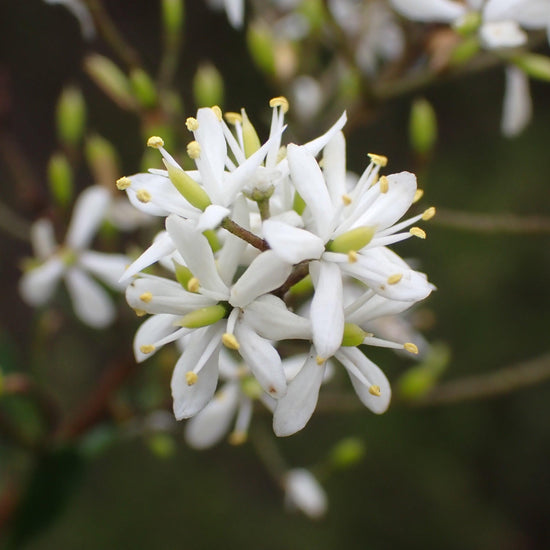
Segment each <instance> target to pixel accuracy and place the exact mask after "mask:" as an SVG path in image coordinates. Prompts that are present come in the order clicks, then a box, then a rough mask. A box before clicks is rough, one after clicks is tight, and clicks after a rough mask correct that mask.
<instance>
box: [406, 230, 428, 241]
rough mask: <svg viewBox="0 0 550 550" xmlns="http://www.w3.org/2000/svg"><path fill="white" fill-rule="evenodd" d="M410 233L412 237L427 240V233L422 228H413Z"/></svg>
mask: <svg viewBox="0 0 550 550" xmlns="http://www.w3.org/2000/svg"><path fill="white" fill-rule="evenodd" d="M409 233H410V234H411V235H414V236H415V237H418V238H419V239H425V238H426V232H425V231H424V230H423V229H420V227H411V228H410V229H409Z"/></svg>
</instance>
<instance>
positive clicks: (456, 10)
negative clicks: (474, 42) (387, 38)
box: [390, 0, 466, 23]
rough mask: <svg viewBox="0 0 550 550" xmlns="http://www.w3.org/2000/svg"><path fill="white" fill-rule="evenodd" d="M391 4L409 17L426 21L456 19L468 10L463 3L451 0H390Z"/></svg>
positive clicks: (449, 20) (443, 21)
mask: <svg viewBox="0 0 550 550" xmlns="http://www.w3.org/2000/svg"><path fill="white" fill-rule="evenodd" d="M390 4H391V5H392V6H393V8H394V9H395V10H396V11H398V12H399V13H400V14H401V15H404V16H405V17H407V18H408V19H412V20H413V21H422V22H425V23H428V22H431V21H434V22H442V23H445V22H451V21H455V20H456V19H458V18H459V17H460V16H462V15H464V13H465V12H466V9H465V7H464V6H463V5H462V4H459V3H458V2H451V1H450V0H390Z"/></svg>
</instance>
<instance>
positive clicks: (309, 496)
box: [284, 468, 328, 519]
mask: <svg viewBox="0 0 550 550" xmlns="http://www.w3.org/2000/svg"><path fill="white" fill-rule="evenodd" d="M284 486H285V496H286V503H287V505H288V506H290V507H295V508H298V509H299V510H301V511H302V512H303V513H304V514H306V515H307V516H308V517H310V518H312V519H319V518H320V517H322V516H324V515H325V513H326V511H327V508H328V502H327V495H326V494H325V491H324V490H323V488H322V487H321V485H320V484H319V482H318V481H317V480H316V479H315V477H314V476H313V474H312V473H311V472H310V471H309V470H306V469H304V468H294V469H293V470H290V471H289V472H287V473H286V475H285V478H284Z"/></svg>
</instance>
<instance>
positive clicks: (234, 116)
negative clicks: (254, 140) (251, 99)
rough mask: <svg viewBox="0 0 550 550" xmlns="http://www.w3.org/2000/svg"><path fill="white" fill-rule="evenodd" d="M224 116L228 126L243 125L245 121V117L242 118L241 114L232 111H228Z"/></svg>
mask: <svg viewBox="0 0 550 550" xmlns="http://www.w3.org/2000/svg"><path fill="white" fill-rule="evenodd" d="M223 116H224V118H225V120H226V121H227V123H228V124H233V125H237V124H241V123H242V121H243V117H242V116H241V114H240V113H234V112H232V111H228V112H227V113H225V114H224V115H223Z"/></svg>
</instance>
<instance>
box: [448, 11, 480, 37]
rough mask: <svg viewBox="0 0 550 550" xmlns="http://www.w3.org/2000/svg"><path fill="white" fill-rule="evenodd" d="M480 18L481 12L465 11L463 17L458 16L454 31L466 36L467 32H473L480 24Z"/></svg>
mask: <svg viewBox="0 0 550 550" xmlns="http://www.w3.org/2000/svg"><path fill="white" fill-rule="evenodd" d="M481 23H482V19H481V13H479V12H475V11H471V12H469V13H467V14H466V15H465V16H464V17H461V18H460V24H459V25H455V26H454V28H455V31H456V32H457V33H458V34H460V35H462V36H467V35H469V34H473V33H475V32H476V31H477V30H478V29H479V27H480V26H481Z"/></svg>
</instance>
